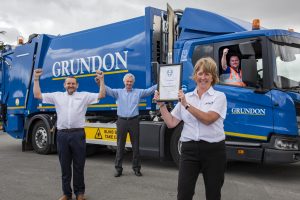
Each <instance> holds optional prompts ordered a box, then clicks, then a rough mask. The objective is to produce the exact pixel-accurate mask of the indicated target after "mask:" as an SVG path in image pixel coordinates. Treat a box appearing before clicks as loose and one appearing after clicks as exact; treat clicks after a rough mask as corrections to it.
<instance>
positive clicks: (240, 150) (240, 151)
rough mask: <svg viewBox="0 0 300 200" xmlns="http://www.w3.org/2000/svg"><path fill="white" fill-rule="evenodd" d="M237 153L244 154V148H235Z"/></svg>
mask: <svg viewBox="0 0 300 200" xmlns="http://www.w3.org/2000/svg"><path fill="white" fill-rule="evenodd" d="M237 154H240V155H244V154H245V150H244V149H238V150H237Z"/></svg>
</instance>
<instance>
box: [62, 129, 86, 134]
mask: <svg viewBox="0 0 300 200" xmlns="http://www.w3.org/2000/svg"><path fill="white" fill-rule="evenodd" d="M58 131H61V132H66V133H70V132H78V131H84V128H67V129H59V130H58Z"/></svg>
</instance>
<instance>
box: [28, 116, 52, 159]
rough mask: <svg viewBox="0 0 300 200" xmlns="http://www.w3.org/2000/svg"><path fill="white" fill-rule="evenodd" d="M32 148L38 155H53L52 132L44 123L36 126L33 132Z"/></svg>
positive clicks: (40, 122) (38, 123)
mask: <svg viewBox="0 0 300 200" xmlns="http://www.w3.org/2000/svg"><path fill="white" fill-rule="evenodd" d="M32 146H33V149H34V150H35V152H37V153H38V154H49V153H51V145H50V131H49V130H48V128H47V126H46V124H45V123H44V122H43V121H38V122H37V123H35V124H34V127H33V132H32Z"/></svg>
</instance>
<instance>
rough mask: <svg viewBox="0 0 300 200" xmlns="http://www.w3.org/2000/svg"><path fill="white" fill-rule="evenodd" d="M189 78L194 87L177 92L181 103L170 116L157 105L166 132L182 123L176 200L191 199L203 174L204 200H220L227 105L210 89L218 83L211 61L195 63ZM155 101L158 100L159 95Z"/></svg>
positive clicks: (161, 104)
mask: <svg viewBox="0 0 300 200" xmlns="http://www.w3.org/2000/svg"><path fill="white" fill-rule="evenodd" d="M192 78H193V80H194V81H195V82H196V84H197V87H196V88H195V90H194V91H192V92H189V93H187V94H184V93H183V92H182V90H180V91H179V93H178V98H179V99H180V102H178V104H177V105H176V106H175V108H174V109H173V111H172V112H171V113H170V112H169V111H168V110H167V108H166V106H165V104H164V103H163V102H157V104H158V105H159V107H160V111H161V114H162V117H163V119H164V121H165V123H166V125H167V126H168V127H169V128H174V127H176V126H177V125H178V124H179V122H180V121H182V120H183V122H184V126H183V130H182V133H181V137H180V141H181V142H182V146H181V157H180V164H179V177H178V188H177V189H178V194H177V199H178V200H183V199H184V200H192V199H193V195H194V193H195V185H196V182H197V178H198V175H199V173H202V175H203V179H204V184H205V191H206V199H207V200H219V199H221V188H222V186H223V183H224V172H225V167H226V151H225V141H224V140H225V134H224V129H223V127H224V125H223V121H224V119H225V117H226V111H227V101H226V97H225V95H224V93H222V92H219V91H216V90H214V89H213V87H212V86H213V85H214V84H215V83H217V82H218V81H219V79H218V75H217V65H216V63H215V61H214V60H213V59H212V58H201V59H200V60H198V61H197V63H196V64H195V67H194V72H193V76H192ZM154 99H155V100H157V99H159V92H158V91H156V93H155V96H154Z"/></svg>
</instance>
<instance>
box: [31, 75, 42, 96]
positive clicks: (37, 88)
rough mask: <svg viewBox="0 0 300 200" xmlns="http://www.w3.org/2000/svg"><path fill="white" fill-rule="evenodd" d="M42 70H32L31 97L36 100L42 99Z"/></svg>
mask: <svg viewBox="0 0 300 200" xmlns="http://www.w3.org/2000/svg"><path fill="white" fill-rule="evenodd" d="M42 73H43V70H42V69H35V70H34V75H33V77H34V79H33V95H34V98H36V99H42V92H41V88H40V76H41V75H42Z"/></svg>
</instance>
